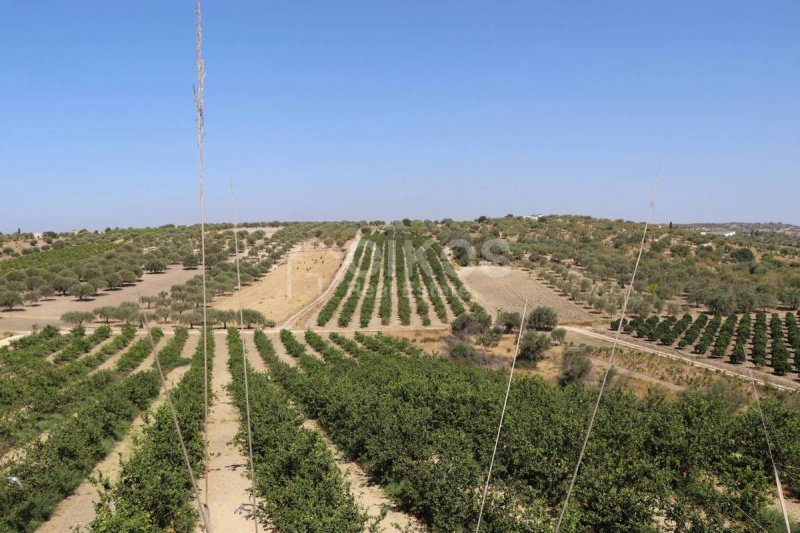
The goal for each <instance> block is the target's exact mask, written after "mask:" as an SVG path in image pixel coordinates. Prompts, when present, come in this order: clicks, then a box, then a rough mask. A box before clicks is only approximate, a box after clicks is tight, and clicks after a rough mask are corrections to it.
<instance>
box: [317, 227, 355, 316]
mask: <svg viewBox="0 0 800 533" xmlns="http://www.w3.org/2000/svg"><path fill="white" fill-rule="evenodd" d="M365 243H366V240H365V239H362V240H361V241H359V243H358V245H357V246H356V250H355V252H354V254H353V263H352V264H353V265H358V264H359V261H360V259H361V254H362V253H364V246H365ZM354 277H355V267H353V268H348V269H347V271H346V272H345V275H344V278H342V281H340V282H339V285H337V286H336V290H334V292H333V295H332V296H331V297H330V299H329V300H328V301H327V302H325V305H324V306H323V307H322V309H321V310H320V312H319V315H317V325H318V326H324V325H325V324H327V323H328V321H330V319H331V318H332V317H333V314H334V313H335V312H336V309H337V308H338V307H339V304H340V303H341V301H342V299H343V298H344V297H345V296H346V295H347V292H348V290H349V289H350V282H351V281H353V278H354Z"/></svg>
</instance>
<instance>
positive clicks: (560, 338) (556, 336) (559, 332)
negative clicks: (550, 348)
mask: <svg viewBox="0 0 800 533" xmlns="http://www.w3.org/2000/svg"><path fill="white" fill-rule="evenodd" d="M550 337H551V338H552V339H553V340H554V341H556V342H557V343H559V344H564V339H566V338H567V330H566V329H564V328H555V329H554V330H553V331H551V332H550Z"/></svg>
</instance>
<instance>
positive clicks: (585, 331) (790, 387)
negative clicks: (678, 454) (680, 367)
mask: <svg viewBox="0 0 800 533" xmlns="http://www.w3.org/2000/svg"><path fill="white" fill-rule="evenodd" d="M562 327H563V328H564V329H566V330H567V331H571V332H573V333H579V334H581V335H586V336H587V337H593V338H595V339H601V340H605V341H608V342H609V343H613V342H614V334H612V333H608V334H603V333H598V332H597V331H594V330H592V329H591V328H588V327H583V326H562ZM618 344H619V345H620V346H624V347H626V348H631V349H633V350H638V351H640V352H646V353H651V354H654V355H658V356H661V357H667V358H669V359H675V360H679V361H683V362H685V363H689V364H690V365H692V366H697V367H700V368H705V369H707V370H712V371H714V372H720V373H722V374H726V375H729V376H733V377H736V378H740V379H744V380H747V381H750V375H749V374H748V373H745V368H744V367H742V370H741V371H739V372H737V371H734V370H731V369H728V368H724V367H723V366H722V365H724V364H725V363H722V362H721V364H720V365H719V366H717V365H715V364H713V363H711V362H705V361H700V360H698V358H697V357H692V356H689V355H684V354H682V353H680V352H678V351H677V350H668V349H666V348H657V347H648V346H642V344H639V343H635V342H630V341H628V340H625V339H624V338H623V336H622V335H620V339H619V341H618ZM756 373H757V374H760V375H761V376H763V377H761V378H757V377H753V380H754V381H755V382H756V383H758V384H759V385H764V386H770V387H775V388H776V389H781V390H785V391H790V392H794V391H797V390H800V385H798V384H796V383H792V382H791V380H790V379H781V378H779V377H778V376H767V375H765V374H764V373H763V372H759V371H756ZM779 379H780V381H781V382H780V383H778V382H777V381H778V380H779Z"/></svg>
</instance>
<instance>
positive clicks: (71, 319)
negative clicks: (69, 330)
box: [61, 311, 94, 326]
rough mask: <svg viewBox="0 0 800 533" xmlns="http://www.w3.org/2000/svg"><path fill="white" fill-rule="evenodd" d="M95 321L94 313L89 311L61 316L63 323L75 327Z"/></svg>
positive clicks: (70, 312) (69, 312)
mask: <svg viewBox="0 0 800 533" xmlns="http://www.w3.org/2000/svg"><path fill="white" fill-rule="evenodd" d="M93 319H94V313H92V312H89V311H67V312H66V313H64V314H62V315H61V321H62V322H66V323H67V324H72V325H74V326H79V325H81V324H83V323H84V322H91V321H92V320H93Z"/></svg>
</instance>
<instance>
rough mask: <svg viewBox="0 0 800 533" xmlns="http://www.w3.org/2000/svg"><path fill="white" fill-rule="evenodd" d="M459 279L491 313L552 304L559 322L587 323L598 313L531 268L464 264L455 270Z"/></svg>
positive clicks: (594, 318) (550, 305) (595, 318)
mask: <svg viewBox="0 0 800 533" xmlns="http://www.w3.org/2000/svg"><path fill="white" fill-rule="evenodd" d="M457 272H458V275H459V277H460V278H461V281H463V282H464V284H465V285H466V286H467V288H468V289H469V290H470V291H471V292H472V293H473V294H474V295H475V298H476V299H477V300H478V302H480V303H481V304H482V305H483V306H484V307H485V308H486V310H487V311H488V312H489V313H490V314H495V313H496V312H497V310H498V309H503V310H506V311H520V312H521V311H522V307H523V305H524V302H525V299H526V298H527V300H528V305H529V307H537V306H540V305H544V306H548V307H552V308H553V309H555V310H556V311H557V312H558V318H559V321H560V322H562V323H567V324H569V323H573V324H574V323H590V322H592V321H594V320H597V317H596V316H595V315H593V314H591V313H589V312H588V311H586V310H585V309H583V308H581V307H579V306H577V305H575V304H574V303H572V302H570V301H569V300H567V299H566V298H564V297H562V296H560V295H558V294H556V292H555V291H553V290H552V289H550V288H549V287H547V286H546V285H544V284H543V283H542V282H541V281H539V280H538V279H537V278H536V276H535V275H534V273H533V272H525V271H524V270H521V269H518V268H505V267H500V266H476V267H464V268H460V269H458V270H457Z"/></svg>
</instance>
